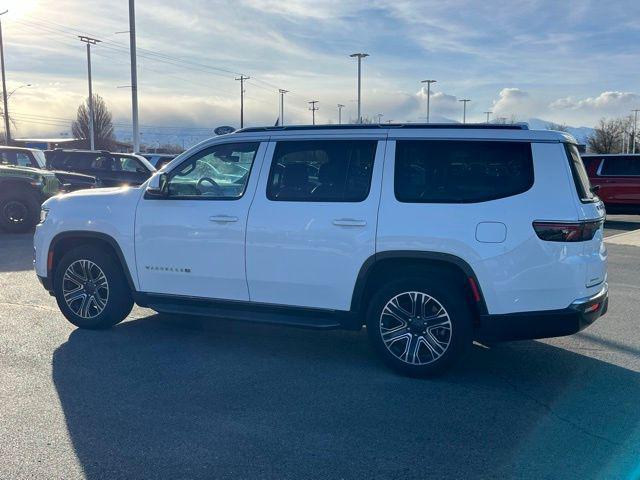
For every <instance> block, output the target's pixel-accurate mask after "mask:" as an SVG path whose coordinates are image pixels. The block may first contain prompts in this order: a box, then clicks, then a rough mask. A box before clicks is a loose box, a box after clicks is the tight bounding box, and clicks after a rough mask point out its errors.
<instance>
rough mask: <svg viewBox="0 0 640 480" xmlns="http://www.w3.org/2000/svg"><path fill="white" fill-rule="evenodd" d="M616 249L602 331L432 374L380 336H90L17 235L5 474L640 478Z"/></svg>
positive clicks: (627, 223) (3, 298)
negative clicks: (406, 367) (391, 354)
mask: <svg viewBox="0 0 640 480" xmlns="http://www.w3.org/2000/svg"><path fill="white" fill-rule="evenodd" d="M634 229H640V217H611V218H610V219H609V221H608V223H607V226H606V233H607V235H614V234H620V233H624V232H627V231H632V230H634ZM617 238H619V237H617ZM608 248H609V252H610V256H609V262H610V263H609V284H610V292H611V300H610V310H609V313H608V314H607V316H606V317H604V318H602V319H600V320H599V321H598V322H596V323H595V324H594V325H593V326H591V327H590V328H589V329H587V330H585V331H584V332H581V333H579V334H577V335H574V336H571V337H565V338H559V339H551V340H544V341H527V342H515V343H509V344H501V345H495V346H491V347H484V346H475V347H474V349H473V351H472V352H471V354H470V355H469V357H468V358H467V359H466V361H465V362H464V363H462V364H461V365H459V366H457V367H456V368H455V369H454V370H453V371H451V372H449V373H448V374H447V375H445V376H443V377H441V378H438V379H432V380H415V379H408V378H403V377H400V376H397V375H395V374H394V373H392V372H390V371H388V370H387V369H386V368H385V367H384V366H383V365H381V363H380V362H379V361H378V360H377V358H376V357H375V355H374V353H373V352H372V350H371V349H370V347H369V345H368V343H367V341H366V335H365V332H364V331H363V332H357V333H352V332H341V331H328V332H324V331H323V332H315V331H307V330H296V329H290V328H284V327H274V326H256V325H252V324H243V323H232V322H217V321H207V320H193V319H187V318H183V317H160V316H158V315H156V314H154V312H152V311H150V310H145V309H140V308H136V309H134V311H133V313H132V315H131V317H130V318H129V319H128V320H127V321H126V322H124V323H122V324H120V325H118V326H117V327H115V328H113V329H111V330H109V331H104V332H91V331H80V330H76V329H74V328H72V326H71V325H70V324H68V323H67V322H66V321H65V320H64V318H63V317H62V315H61V314H60V313H59V311H58V309H57V307H56V305H55V301H54V299H53V298H52V297H50V296H49V295H48V294H47V293H46V292H44V290H43V289H42V288H41V286H40V285H39V283H38V282H37V280H36V278H35V276H34V273H33V271H32V264H31V260H32V245H31V236H30V235H6V234H2V235H0V329H1V330H0V385H1V387H0V407H1V408H0V478H3V479H4V478H6V479H19V478H65V479H70V478H89V479H97V478H163V479H166V478H172V479H173V478H216V479H223V478H233V479H248V478H274V479H316V478H317V479H321V478H322V479H341V478H345V479H347V478H349V479H351V478H363V479H364V478H366V479H372V478H380V479H395V478H398V479H400V478H415V479H425V478H445V477H446V478H500V479H502V478H536V479H538V478H562V479H574V478H575V479H590V478H624V479H631V478H640V406H639V405H640V332H639V329H638V319H639V318H640V305H639V301H638V300H639V299H640V295H639V293H640V247H637V246H630V245H619V244H610V245H608Z"/></svg>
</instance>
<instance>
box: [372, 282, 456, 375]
mask: <svg viewBox="0 0 640 480" xmlns="http://www.w3.org/2000/svg"><path fill="white" fill-rule="evenodd" d="M379 327H380V335H381V337H382V341H383V343H384V346H385V347H386V348H387V350H388V351H389V352H390V353H391V354H392V355H393V356H394V357H396V358H397V359H399V360H401V361H402V362H405V363H408V364H411V365H427V364H429V363H433V362H435V361H436V360H438V359H439V358H441V357H442V356H443V355H444V354H445V352H446V351H447V349H448V348H449V345H450V344H451V332H452V327H451V319H450V318H449V313H448V312H447V310H446V309H445V308H444V307H443V306H442V304H441V303H440V302H438V300H436V299H435V298H433V297H431V296H430V295H427V294H426V293H423V292H413V291H412V292H403V293H400V294H398V295H396V296H395V297H393V298H392V299H391V300H389V301H388V302H387V303H386V305H385V306H384V308H383V309H382V313H381V314H380V322H379Z"/></svg>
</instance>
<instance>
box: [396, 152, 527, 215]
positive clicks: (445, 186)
mask: <svg viewBox="0 0 640 480" xmlns="http://www.w3.org/2000/svg"><path fill="white" fill-rule="evenodd" d="M394 176H395V180H394V184H395V195H396V198H397V199H398V200H399V201H400V202H406V203H477V202H486V201H489V200H496V199H499V198H505V197H510V196H513V195H518V194H520V193H523V192H526V191H527V190H529V189H530V188H531V187H532V186H533V181H534V174H533V158H532V154H531V145H530V144H529V143H527V142H498V141H495V142H491V141H472V140H398V141H397V142H396V163H395V174H394Z"/></svg>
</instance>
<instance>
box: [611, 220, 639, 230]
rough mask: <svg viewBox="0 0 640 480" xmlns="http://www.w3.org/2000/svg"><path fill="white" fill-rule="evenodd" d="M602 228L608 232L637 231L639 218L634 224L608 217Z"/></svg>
mask: <svg viewBox="0 0 640 480" xmlns="http://www.w3.org/2000/svg"><path fill="white" fill-rule="evenodd" d="M604 228H606V229H610V230H620V231H623V232H630V231H632V230H637V229H639V228H640V217H639V218H638V221H635V222H632V221H630V220H614V219H612V218H610V217H609V218H607V220H606V221H605V222H604Z"/></svg>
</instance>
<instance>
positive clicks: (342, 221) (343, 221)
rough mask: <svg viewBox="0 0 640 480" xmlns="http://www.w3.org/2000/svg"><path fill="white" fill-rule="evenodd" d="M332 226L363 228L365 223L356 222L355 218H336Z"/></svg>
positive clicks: (362, 221) (363, 221) (364, 221)
mask: <svg viewBox="0 0 640 480" xmlns="http://www.w3.org/2000/svg"><path fill="white" fill-rule="evenodd" d="M333 224H334V225H337V226H339V227H365V226H366V225H367V222H366V220H357V219H355V218H336V219H335V220H334V221H333Z"/></svg>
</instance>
